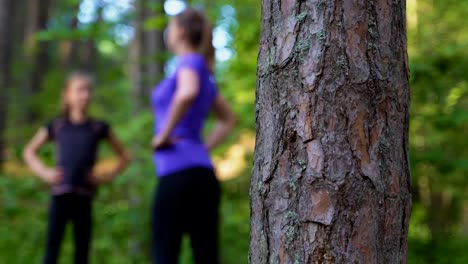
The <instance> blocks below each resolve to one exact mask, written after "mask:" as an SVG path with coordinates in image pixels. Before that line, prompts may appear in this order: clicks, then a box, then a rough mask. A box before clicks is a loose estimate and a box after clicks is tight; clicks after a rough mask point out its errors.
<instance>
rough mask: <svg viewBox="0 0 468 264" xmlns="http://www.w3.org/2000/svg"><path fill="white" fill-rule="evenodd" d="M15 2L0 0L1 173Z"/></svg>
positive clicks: (4, 144) (13, 0)
mask: <svg viewBox="0 0 468 264" xmlns="http://www.w3.org/2000/svg"><path fill="white" fill-rule="evenodd" d="M15 2H16V1H15V0H0V36H2V37H1V38H0V171H1V170H2V165H3V162H4V159H5V157H4V154H5V147H6V141H5V129H6V123H7V122H6V117H7V102H8V98H7V95H8V89H7V88H8V86H9V85H10V80H11V76H10V66H11V65H10V64H11V63H10V62H11V54H12V49H13V47H12V46H13V45H12V44H13V32H12V28H13V24H14V19H13V18H14V17H13V15H14V7H15Z"/></svg>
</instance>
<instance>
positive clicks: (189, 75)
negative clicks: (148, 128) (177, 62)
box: [151, 68, 200, 149]
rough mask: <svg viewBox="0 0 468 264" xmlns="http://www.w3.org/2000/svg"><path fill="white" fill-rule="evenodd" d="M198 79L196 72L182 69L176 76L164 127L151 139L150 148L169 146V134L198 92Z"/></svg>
mask: <svg viewBox="0 0 468 264" xmlns="http://www.w3.org/2000/svg"><path fill="white" fill-rule="evenodd" d="M199 86H200V78H199V77H198V74H197V72H196V71H194V70H192V69H190V68H182V69H180V70H179V72H178V74H177V89H176V92H175V95H174V99H173V100H172V103H171V106H170V109H169V115H168V121H167V123H166V127H165V128H164V129H163V131H161V133H160V134H159V135H156V136H155V137H154V138H153V141H152V143H151V146H152V147H153V149H158V148H161V147H164V146H167V145H169V144H171V138H170V136H171V133H172V131H173V130H174V128H175V127H176V125H177V123H178V122H179V121H180V120H181V119H182V117H183V116H184V114H185V113H186V112H187V110H188V108H189V107H190V106H191V105H192V103H193V101H194V100H195V98H196V97H197V95H198V92H199V90H200V87H199Z"/></svg>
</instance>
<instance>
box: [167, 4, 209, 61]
mask: <svg viewBox="0 0 468 264" xmlns="http://www.w3.org/2000/svg"><path fill="white" fill-rule="evenodd" d="M175 21H176V22H177V24H178V25H179V26H180V27H181V28H182V29H183V30H184V31H185V35H186V39H187V41H188V43H189V44H190V45H191V46H193V47H194V48H197V49H198V50H199V51H200V53H202V54H203V56H204V57H205V59H206V61H207V62H208V65H209V67H210V68H211V69H213V66H214V62H215V49H214V47H213V27H212V25H211V23H210V22H209V21H208V19H207V18H206V17H205V15H204V14H203V13H202V12H200V11H198V10H196V9H194V8H191V7H189V8H187V9H185V10H184V11H183V12H182V13H180V14H178V15H177V16H175Z"/></svg>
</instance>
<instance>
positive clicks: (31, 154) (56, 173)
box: [23, 128, 63, 185]
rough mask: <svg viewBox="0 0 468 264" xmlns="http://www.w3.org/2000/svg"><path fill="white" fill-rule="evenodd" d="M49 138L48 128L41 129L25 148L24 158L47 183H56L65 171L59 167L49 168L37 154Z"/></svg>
mask: <svg viewBox="0 0 468 264" xmlns="http://www.w3.org/2000/svg"><path fill="white" fill-rule="evenodd" d="M47 138H48V135H47V129H45V128H41V129H39V131H37V133H36V135H34V137H33V138H32V139H31V141H30V142H29V143H28V144H27V145H26V147H25V148H24V150H23V159H24V161H25V162H26V165H28V167H29V168H30V169H31V170H32V171H33V172H34V174H36V175H37V176H38V177H39V178H41V179H42V180H43V181H45V182H46V183H48V184H50V185H54V184H57V183H59V182H60V181H61V180H62V178H63V171H62V170H61V169H59V168H49V167H47V166H45V165H44V163H42V161H41V160H40V159H39V157H38V155H37V152H38V151H39V149H40V148H41V147H42V146H43V145H44V144H45V143H47Z"/></svg>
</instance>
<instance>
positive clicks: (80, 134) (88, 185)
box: [23, 73, 129, 264]
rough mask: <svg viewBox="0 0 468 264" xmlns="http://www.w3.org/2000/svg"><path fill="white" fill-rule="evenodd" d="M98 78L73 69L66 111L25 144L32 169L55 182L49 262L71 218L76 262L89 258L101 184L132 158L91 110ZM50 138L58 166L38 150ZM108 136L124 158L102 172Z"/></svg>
mask: <svg viewBox="0 0 468 264" xmlns="http://www.w3.org/2000/svg"><path fill="white" fill-rule="evenodd" d="M92 87H93V79H92V77H91V76H89V75H87V74H85V73H72V74H71V75H70V76H69V78H68V79H67V82H66V85H65V89H64V91H63V95H62V104H63V115H62V116H60V117H57V118H55V119H53V120H51V121H50V122H48V123H47V124H46V125H45V126H44V127H42V128H41V129H39V131H38V132H37V133H36V135H35V136H34V137H33V138H32V140H31V141H30V142H29V143H28V145H27V146H26V148H25V149H24V155H23V156H24V159H25V161H26V163H27V165H28V166H29V167H30V168H31V169H32V171H33V172H34V173H35V174H36V175H37V176H38V177H39V178H41V179H42V180H43V181H45V182H46V183H48V184H49V185H50V186H51V192H52V198H51V203H50V208H49V223H48V237H47V244H46V254H45V257H44V262H43V263H45V264H50V263H57V259H58V255H59V251H60V244H61V242H62V239H63V235H64V231H65V226H66V223H67V221H68V220H70V221H71V222H72V223H73V232H74V242H75V257H74V263H75V264H86V263H88V255H89V248H90V239H91V227H92V224H91V223H92V210H91V208H92V200H93V196H94V193H95V191H96V187H97V186H98V185H100V184H103V183H107V182H110V181H111V180H112V179H113V178H114V177H115V176H116V175H117V174H118V173H119V172H121V171H123V170H124V169H125V167H126V166H127V164H128V161H129V158H128V155H127V154H126V151H125V150H124V148H123V147H122V144H121V143H120V142H119V140H118V139H117V138H116V137H115V135H114V134H113V133H112V132H111V129H110V127H109V125H108V124H107V123H106V122H104V121H100V120H96V119H93V118H91V117H89V116H88V115H87V109H88V105H89V102H90V98H91V89H92ZM48 141H52V142H54V143H55V147H56V150H57V161H56V167H54V168H49V167H47V166H45V165H44V164H43V163H42V162H41V160H40V159H39V157H38V155H37V152H38V150H39V149H40V148H41V147H42V146H43V145H44V144H45V143H47V142H48ZM101 141H107V142H108V143H109V144H110V146H111V148H112V150H113V151H114V152H115V153H116V155H117V156H118V159H119V162H118V163H117V164H116V165H115V166H114V167H113V168H111V169H110V170H109V171H106V172H101V173H97V172H96V171H94V170H93V168H94V165H95V163H96V156H97V150H98V145H99V143H100V142H101Z"/></svg>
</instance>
